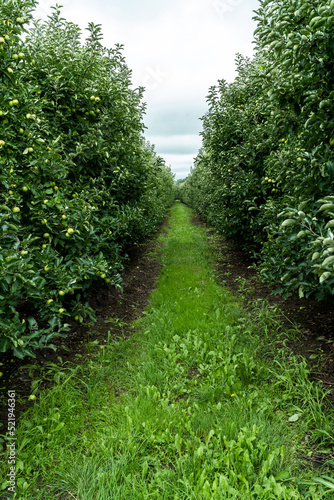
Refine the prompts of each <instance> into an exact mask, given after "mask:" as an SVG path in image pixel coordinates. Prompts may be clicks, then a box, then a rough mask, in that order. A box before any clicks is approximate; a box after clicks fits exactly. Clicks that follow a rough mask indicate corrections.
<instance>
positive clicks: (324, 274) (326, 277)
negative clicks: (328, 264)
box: [319, 271, 333, 283]
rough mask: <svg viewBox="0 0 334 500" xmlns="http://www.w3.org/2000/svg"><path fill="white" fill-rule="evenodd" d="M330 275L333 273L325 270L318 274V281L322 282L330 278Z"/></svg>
mask: <svg viewBox="0 0 334 500" xmlns="http://www.w3.org/2000/svg"><path fill="white" fill-rule="evenodd" d="M331 276H333V273H330V272H328V271H326V272H325V273H322V275H321V276H320V280H319V282H320V283H323V282H324V281H326V280H328V278H330V277H331Z"/></svg>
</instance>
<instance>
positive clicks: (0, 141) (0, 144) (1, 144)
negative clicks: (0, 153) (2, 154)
mask: <svg viewBox="0 0 334 500" xmlns="http://www.w3.org/2000/svg"><path fill="white" fill-rule="evenodd" d="M5 144H6V143H5V141H3V140H2V139H1V140H0V147H1V146H4V145H5Z"/></svg>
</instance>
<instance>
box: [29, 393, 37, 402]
mask: <svg viewBox="0 0 334 500" xmlns="http://www.w3.org/2000/svg"><path fill="white" fill-rule="evenodd" d="M28 399H30V401H35V399H36V396H35V394H30V396H29V397H28Z"/></svg>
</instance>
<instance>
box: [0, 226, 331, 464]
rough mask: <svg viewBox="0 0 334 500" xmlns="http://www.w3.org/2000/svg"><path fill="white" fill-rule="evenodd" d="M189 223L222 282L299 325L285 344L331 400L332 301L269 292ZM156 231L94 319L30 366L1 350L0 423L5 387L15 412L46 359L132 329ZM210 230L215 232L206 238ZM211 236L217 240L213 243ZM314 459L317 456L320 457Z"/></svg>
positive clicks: (148, 281)
mask: <svg viewBox="0 0 334 500" xmlns="http://www.w3.org/2000/svg"><path fill="white" fill-rule="evenodd" d="M193 223H194V224H199V225H203V226H205V227H206V229H207V231H208V237H209V241H210V242H211V243H210V244H211V245H212V248H213V251H214V253H215V258H216V265H215V272H216V274H217V276H219V279H220V281H221V283H222V284H223V285H225V286H227V287H228V288H229V289H230V290H231V291H232V293H233V294H235V295H238V296H239V297H240V298H242V299H243V300H244V304H245V306H246V307H247V300H249V301H254V300H255V299H265V300H266V301H267V302H268V303H269V304H270V305H276V306H278V307H279V308H280V310H281V311H282V313H283V315H284V316H283V321H285V322H286V325H287V326H288V328H291V322H292V323H294V324H297V325H298V327H299V330H300V332H301V334H302V337H301V339H299V340H298V341H290V342H289V343H288V346H289V347H290V348H291V349H292V350H293V352H294V353H295V354H297V355H301V356H304V357H305V358H307V360H308V362H309V363H310V364H311V367H312V372H311V373H312V377H313V378H314V380H318V381H321V383H322V384H323V385H324V387H325V388H326V389H332V393H331V394H330V395H329V399H330V400H332V401H334V304H328V303H323V302H317V301H315V300H312V299H299V298H296V297H289V298H282V297H279V296H276V295H273V294H272V292H271V289H270V287H269V286H268V285H266V284H264V283H262V282H261V281H260V279H259V276H258V274H257V271H256V270H255V268H254V267H252V261H250V260H249V257H248V256H247V254H246V253H245V252H243V251H242V250H241V249H240V247H239V246H238V245H236V244H233V243H231V242H229V241H226V240H225V239H224V238H223V237H219V238H218V243H217V238H216V236H217V235H216V233H215V231H214V230H212V229H210V228H209V227H208V226H206V225H205V224H204V223H203V222H202V221H201V220H200V219H199V218H198V217H197V216H195V217H194V218H193ZM166 225H167V220H166V221H165V223H164V224H163V226H162V228H161V231H164V230H165V227H166ZM158 234H159V233H157V234H156V235H155V236H154V237H153V238H151V239H150V240H148V241H146V242H145V243H143V244H141V245H138V246H136V247H133V248H129V249H128V252H127V253H128V255H129V261H128V263H127V265H126V268H125V271H124V273H123V280H124V290H123V292H120V291H117V290H114V289H111V288H107V287H103V288H101V289H100V290H99V292H98V293H97V294H95V296H93V297H91V299H90V304H91V306H92V307H93V308H94V309H95V311H96V316H97V322H96V323H94V324H93V325H92V324H88V325H87V324H86V325H80V324H79V323H77V322H75V321H72V322H71V331H70V332H69V334H68V336H67V337H66V338H59V339H58V340H57V341H56V342H53V343H54V344H56V343H57V348H58V349H57V351H56V352H54V351H53V350H51V349H44V350H42V351H39V352H37V353H36V358H35V359H33V360H31V359H29V360H28V365H30V368H29V367H27V366H26V363H27V361H26V360H24V361H23V362H21V361H19V362H18V360H17V358H12V357H11V356H10V355H9V354H5V355H0V363H2V364H3V365H2V366H1V365H0V366H1V371H2V372H4V377H3V378H2V379H1V382H2V384H1V388H0V398H1V402H2V407H1V408H0V423H1V422H2V424H3V425H4V426H6V425H7V404H6V402H7V391H8V390H9V389H12V390H15V391H16V402H17V405H16V418H18V417H19V415H20V414H21V413H22V412H23V411H25V410H26V409H27V408H28V407H29V406H30V405H32V404H33V402H32V401H29V400H28V397H29V395H30V394H31V382H32V380H33V378H34V377H38V376H40V374H41V372H42V371H43V369H44V370H45V368H46V367H47V364H48V363H50V362H52V363H60V360H59V357H61V360H62V361H61V362H62V363H66V362H74V363H78V361H77V360H78V358H77V355H78V354H81V355H84V353H85V345H86V344H87V342H91V341H94V340H97V341H98V343H101V344H102V342H103V341H104V340H107V339H108V336H110V335H112V336H114V337H117V336H122V337H124V336H128V335H130V334H131V330H130V328H129V327H127V324H128V323H130V322H131V321H133V320H134V319H136V318H138V317H139V316H140V315H141V313H142V312H143V310H144V308H145V307H146V306H147V304H148V298H149V295H150V293H151V292H152V290H153V289H154V287H155V284H156V281H157V278H158V275H159V271H160V268H161V264H160V258H159V251H158V246H159V245H158V239H157V236H158ZM213 234H215V238H210V235H211V236H212V235H213ZM213 241H215V242H216V243H212V242H213ZM29 372H30V373H29ZM3 431H4V428H2V429H1V428H0V433H3ZM327 459H328V456H327ZM310 460H312V457H311V458H310ZM315 461H316V460H315ZM319 463H322V460H320V459H319ZM315 465H316V464H315Z"/></svg>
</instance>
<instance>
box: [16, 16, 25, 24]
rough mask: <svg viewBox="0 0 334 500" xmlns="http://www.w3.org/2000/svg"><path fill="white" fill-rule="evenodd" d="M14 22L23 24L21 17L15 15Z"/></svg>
mask: <svg viewBox="0 0 334 500" xmlns="http://www.w3.org/2000/svg"><path fill="white" fill-rule="evenodd" d="M16 22H17V24H23V23H24V19H23V17H17V18H16Z"/></svg>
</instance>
